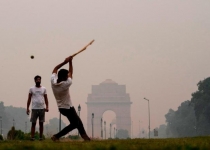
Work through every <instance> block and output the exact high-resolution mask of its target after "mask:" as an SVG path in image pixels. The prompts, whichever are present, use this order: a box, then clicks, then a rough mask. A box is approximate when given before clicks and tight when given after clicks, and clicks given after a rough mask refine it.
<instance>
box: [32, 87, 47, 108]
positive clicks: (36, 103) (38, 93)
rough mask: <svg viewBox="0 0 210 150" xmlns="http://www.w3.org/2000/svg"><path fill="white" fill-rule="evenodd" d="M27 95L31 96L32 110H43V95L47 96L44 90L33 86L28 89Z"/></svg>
mask: <svg viewBox="0 0 210 150" xmlns="http://www.w3.org/2000/svg"><path fill="white" fill-rule="evenodd" d="M29 93H31V94H32V96H31V101H32V107H31V108H32V109H44V104H45V101H44V95H45V94H47V91H46V88H45V87H43V86H41V87H36V86H33V87H31V88H30V89H29Z"/></svg>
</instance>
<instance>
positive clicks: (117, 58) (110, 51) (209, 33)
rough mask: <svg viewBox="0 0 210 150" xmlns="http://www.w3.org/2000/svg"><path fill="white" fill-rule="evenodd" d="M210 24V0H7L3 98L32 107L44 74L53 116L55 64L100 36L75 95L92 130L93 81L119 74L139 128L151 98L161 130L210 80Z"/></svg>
mask: <svg viewBox="0 0 210 150" xmlns="http://www.w3.org/2000/svg"><path fill="white" fill-rule="evenodd" d="M209 27H210V1H209V0H201V1H197V0H185V1H183V0H171V1H168V0H130V1H128V0H115V1H111V0H109V1H107V0H106V1H98V0H88V1H78V0H62V1H58V0H44V1H43V0H36V1H31V0H18V1H12V0H0V52H1V55H0V69H1V78H0V84H1V88H0V96H1V97H0V101H4V104H5V105H6V106H8V105H13V106H16V107H26V102H27V95H28V90H29V88H30V87H31V86H33V85H34V81H33V78H34V76H35V75H37V74H39V75H41V76H42V85H43V86H45V87H46V88H47V92H48V97H49V101H50V113H47V119H50V118H53V117H56V116H58V110H57V105H56V102H55V99H54V96H53V94H52V90H51V87H50V76H51V72H52V69H53V68H54V66H55V65H57V64H58V63H60V62H61V61H63V60H64V58H65V57H67V56H69V55H71V54H73V53H74V52H77V51H78V50H80V49H81V48H82V47H83V46H85V45H86V44H87V43H89V41H91V40H92V39H95V43H94V44H93V45H91V46H90V47H88V49H87V50H86V51H85V52H83V53H81V54H79V55H78V56H76V57H75V58H74V60H73V65H74V74H73V77H74V78H73V84H72V87H71V96H72V100H73V104H74V106H75V107H77V106H78V105H79V104H80V105H81V107H82V111H81V117H82V120H83V122H84V125H85V127H86V120H87V118H86V112H87V109H86V104H85V102H86V101H87V96H88V94H89V93H91V85H98V84H100V83H101V82H103V81H104V80H106V79H112V80H113V81H115V82H117V83H118V84H121V85H122V84H123V85H126V90H127V93H129V94H130V98H131V101H132V102H133V104H132V106H131V108H132V112H131V118H132V120H133V127H134V133H135V131H136V132H137V131H138V128H139V120H141V121H142V122H143V123H141V127H143V128H145V129H147V128H148V110H147V101H145V100H144V99H143V98H144V97H146V98H148V99H149V100H150V107H151V129H153V128H155V127H157V126H159V125H160V124H163V123H165V117H164V115H165V114H166V113H167V112H168V109H169V108H172V109H175V110H176V109H177V107H178V106H179V105H180V104H181V102H183V101H185V100H189V99H190V98H191V93H193V92H195V91H196V90H197V86H196V84H197V83H198V81H200V80H203V79H204V78H207V77H209V73H210V71H209V65H208V64H209V56H210V42H209V39H210V28H209ZM30 55H34V56H35V59H34V60H31V59H30ZM65 68H67V66H66V67H65Z"/></svg>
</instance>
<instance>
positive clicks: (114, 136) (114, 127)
mask: <svg viewBox="0 0 210 150" xmlns="http://www.w3.org/2000/svg"><path fill="white" fill-rule="evenodd" d="M115 137H116V136H115V127H114V138H115Z"/></svg>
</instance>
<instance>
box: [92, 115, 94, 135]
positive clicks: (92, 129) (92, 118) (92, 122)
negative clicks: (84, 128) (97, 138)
mask: <svg viewBox="0 0 210 150" xmlns="http://www.w3.org/2000/svg"><path fill="white" fill-rule="evenodd" d="M93 118H94V113H92V138H93V136H94V131H93Z"/></svg>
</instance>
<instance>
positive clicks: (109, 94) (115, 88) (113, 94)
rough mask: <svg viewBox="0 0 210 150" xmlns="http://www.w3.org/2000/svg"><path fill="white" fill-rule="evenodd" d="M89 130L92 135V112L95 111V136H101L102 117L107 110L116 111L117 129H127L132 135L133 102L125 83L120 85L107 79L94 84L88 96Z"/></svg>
mask: <svg viewBox="0 0 210 150" xmlns="http://www.w3.org/2000/svg"><path fill="white" fill-rule="evenodd" d="M86 104H87V132H88V134H89V135H90V136H91V135H92V122H91V119H92V113H94V137H101V118H102V116H103V113H104V112H105V111H107V110H112V111H113V112H115V113H116V128H117V130H120V129H123V130H127V131H128V134H129V136H131V107H130V106H131V104H132V102H131V101H130V96H129V94H128V93H126V86H125V85H118V84H117V83H116V82H114V81H112V80H111V79H107V80H105V81H104V82H102V83H100V84H99V85H92V93H91V94H88V98H87V102H86Z"/></svg>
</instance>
